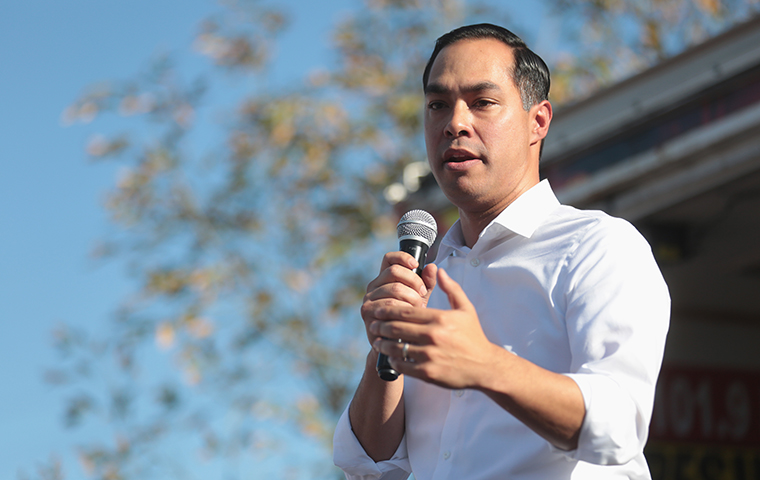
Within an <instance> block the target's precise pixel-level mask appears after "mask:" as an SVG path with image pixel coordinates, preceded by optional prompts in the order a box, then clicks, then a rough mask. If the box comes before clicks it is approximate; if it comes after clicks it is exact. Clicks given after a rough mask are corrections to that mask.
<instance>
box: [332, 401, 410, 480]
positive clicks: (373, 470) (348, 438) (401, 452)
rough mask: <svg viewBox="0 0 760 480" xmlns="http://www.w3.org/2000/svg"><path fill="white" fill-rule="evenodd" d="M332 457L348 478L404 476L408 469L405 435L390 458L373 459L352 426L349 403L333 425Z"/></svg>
mask: <svg viewBox="0 0 760 480" xmlns="http://www.w3.org/2000/svg"><path fill="white" fill-rule="evenodd" d="M333 461H334V463H335V465H336V466H337V467H339V468H340V469H341V470H343V472H344V473H345V474H346V478H347V479H349V480H405V479H406V478H408V477H409V474H410V472H411V467H410V465H409V459H408V458H407V453H406V439H405V438H404V439H403V440H402V441H401V444H400V445H399V447H398V449H397V450H396V453H394V454H393V457H391V458H390V459H389V460H385V461H382V462H377V463H376V462H375V461H374V460H372V459H371V458H370V457H369V456H367V454H366V453H365V452H364V449H363V448H362V446H361V443H359V440H357V438H356V436H355V435H354V432H353V430H352V429H351V421H350V419H349V417H348V407H346V410H345V411H344V412H343V415H341V417H340V420H338V424H337V426H336V427H335V435H334V437H333Z"/></svg>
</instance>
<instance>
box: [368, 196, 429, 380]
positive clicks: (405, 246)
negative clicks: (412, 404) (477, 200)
mask: <svg viewBox="0 0 760 480" xmlns="http://www.w3.org/2000/svg"><path fill="white" fill-rule="evenodd" d="M396 232H397V234H398V242H399V250H401V251H402V252H406V253H408V254H410V255H411V256H413V257H414V258H415V260H417V262H418V263H419V266H418V267H417V268H415V269H414V272H415V273H416V274H417V275H419V276H422V269H423V268H424V267H425V257H426V256H427V252H428V250H429V249H430V246H431V245H433V242H435V237H436V235H437V234H438V226H437V225H436V223H435V219H434V218H433V216H432V215H430V214H429V213H428V212H426V211H425V210H410V211H408V212H406V213H405V214H404V216H403V217H401V220H399V222H398V226H397V227H396ZM400 341H401V340H399V342H400ZM376 369H377V374H378V375H379V376H380V378H382V379H383V380H385V381H387V382H392V381H393V380H396V379H397V378H398V376H399V373H398V372H397V371H396V370H395V369H394V368H393V367H391V364H390V362H389V361H388V356H387V355H385V354H383V353H381V354H380V355H378V357H377V367H376Z"/></svg>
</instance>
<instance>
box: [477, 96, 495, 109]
mask: <svg viewBox="0 0 760 480" xmlns="http://www.w3.org/2000/svg"><path fill="white" fill-rule="evenodd" d="M491 105H496V102H494V101H493V100H488V99H486V98H481V99H479V100H477V101H476V102H475V103H473V105H472V106H473V107H474V108H487V107H490V106H491Z"/></svg>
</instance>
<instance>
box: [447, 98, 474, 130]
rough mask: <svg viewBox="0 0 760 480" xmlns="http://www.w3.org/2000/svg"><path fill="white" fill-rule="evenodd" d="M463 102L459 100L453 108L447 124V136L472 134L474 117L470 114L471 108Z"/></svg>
mask: <svg viewBox="0 0 760 480" xmlns="http://www.w3.org/2000/svg"><path fill="white" fill-rule="evenodd" d="M462 103H463V102H458V103H457V104H456V105H455V106H454V108H452V109H451V117H450V118H449V122H448V123H447V124H446V129H445V130H444V133H445V135H446V136H447V137H450V138H457V137H469V136H471V135H472V118H471V116H470V110H469V108H467V106H466V105H463V104H462Z"/></svg>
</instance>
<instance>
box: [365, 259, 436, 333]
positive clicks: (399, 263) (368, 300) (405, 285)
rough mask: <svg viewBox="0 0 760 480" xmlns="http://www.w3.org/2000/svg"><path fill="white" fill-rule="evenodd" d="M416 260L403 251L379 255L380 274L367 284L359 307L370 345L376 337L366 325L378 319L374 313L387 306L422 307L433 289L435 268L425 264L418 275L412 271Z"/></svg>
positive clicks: (415, 265) (416, 264)
mask: <svg viewBox="0 0 760 480" xmlns="http://www.w3.org/2000/svg"><path fill="white" fill-rule="evenodd" d="M417 266H418V263H417V260H415V259H414V257H413V256H411V255H409V254H408V253H406V252H400V251H399V252H389V253H386V254H385V256H384V257H383V261H382V264H381V266H380V274H379V275H378V276H377V277H376V278H375V279H374V280H372V281H371V282H369V284H368V285H367V294H366V295H364V300H363V303H362V307H361V315H362V319H363V320H364V327H365V329H366V331H367V339H368V340H369V343H370V345H372V343H373V342H374V341H375V340H376V339H377V338H378V337H377V335H374V334H372V333H370V331H369V325H370V324H371V323H372V322H374V321H376V320H378V318H377V317H376V315H375V312H376V311H377V309H378V308H382V307H388V306H400V305H411V306H414V307H425V306H426V305H427V302H428V299H429V298H430V293H431V292H432V291H433V288H435V284H436V271H437V267H436V266H435V265H434V264H429V265H427V266H425V269H424V270H423V271H422V277H420V276H419V275H417V274H416V273H415V272H414V269H415V268H417Z"/></svg>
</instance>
